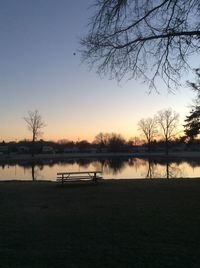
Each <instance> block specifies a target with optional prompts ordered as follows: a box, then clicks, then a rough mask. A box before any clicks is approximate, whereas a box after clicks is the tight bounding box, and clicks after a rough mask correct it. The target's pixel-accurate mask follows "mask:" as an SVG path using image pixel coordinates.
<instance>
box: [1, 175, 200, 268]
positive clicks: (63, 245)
mask: <svg viewBox="0 0 200 268" xmlns="http://www.w3.org/2000/svg"><path fill="white" fill-rule="evenodd" d="M0 267H2V268H13V267H18V268H23V267H26V268H32V267H34V268H36V267H37V268H40V267H41V268H46V267H48V268H54V267H63V268H64V267H69V268H71V267H74V268H79V267H80V268H82V267H85V268H86V267H87V268H90V267H99V268H100V267H101V268H105V267H115V268H117V267H120V268H126V267H139V268H140V267H145V268H146V267H148V268H149V267H152V268H156V267H181V268H183V267H187V268H189V267H198V268H199V267H200V180H165V179H163V180H132V181H130V180H121V181H107V182H104V181H103V182H99V183H97V185H94V184H71V185H70V184H65V185H64V186H63V187H62V186H61V185H60V184H57V183H50V182H46V183H45V182H1V183H0Z"/></svg>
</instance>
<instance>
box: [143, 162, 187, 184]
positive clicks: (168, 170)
mask: <svg viewBox="0 0 200 268" xmlns="http://www.w3.org/2000/svg"><path fill="white" fill-rule="evenodd" d="M161 166H162V167H165V168H164V170H163V169H161V171H160V167H161ZM183 176H184V172H183V170H181V168H180V167H179V162H178V163H177V162H174V161H172V160H170V159H168V158H167V159H163V160H156V159H153V160H152V159H148V168H147V175H146V178H150V179H153V178H166V179H170V178H177V177H183Z"/></svg>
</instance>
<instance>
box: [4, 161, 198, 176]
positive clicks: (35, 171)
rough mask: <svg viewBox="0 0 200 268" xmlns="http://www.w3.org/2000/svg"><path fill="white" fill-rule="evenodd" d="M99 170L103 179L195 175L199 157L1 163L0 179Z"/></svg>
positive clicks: (196, 174)
mask: <svg viewBox="0 0 200 268" xmlns="http://www.w3.org/2000/svg"><path fill="white" fill-rule="evenodd" d="M87 170H102V171H103V178H104V179H144V178H197V177H200V161H199V160H190V161H186V160H184V161H183V160H181V161H172V160H168V161H166V160H164V159H162V160H155V159H154V160H148V159H139V158H110V159H101V160H94V159H79V160H75V159H73V160H68V161H67V160H66V161H52V160H48V161H43V162H40V163H30V162H29V163H28V162H27V163H26V162H25V163H15V164H4V165H2V164H1V165H0V180H28V181H30V180H51V181H55V180H56V174H57V172H63V171H68V172H70V171H87Z"/></svg>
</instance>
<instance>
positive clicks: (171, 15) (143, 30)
mask: <svg viewBox="0 0 200 268" xmlns="http://www.w3.org/2000/svg"><path fill="white" fill-rule="evenodd" d="M199 17H200V2H199V0H141V1H137V0H96V3H95V5H94V16H93V17H92V18H91V19H90V24H89V32H88V34H87V36H85V38H83V39H82V40H81V44H82V46H83V51H82V55H83V59H84V60H86V61H87V62H88V63H89V64H91V65H92V66H94V65H95V66H97V71H98V72H99V73H103V74H106V75H107V74H108V73H109V74H110V76H111V77H112V78H117V79H118V80H121V79H123V78H124V77H128V78H138V77H139V78H142V79H144V80H145V81H146V82H147V83H148V85H149V87H150V88H156V80H157V78H158V77H161V78H162V79H163V81H164V82H165V84H166V85H167V87H168V89H171V90H173V88H174V86H177V85H179V82H180V78H181V76H182V74H183V72H184V71H185V70H187V69H188V68H190V65H189V64H188V59H189V57H190V56H191V55H193V54H194V53H199V52H200V20H199Z"/></svg>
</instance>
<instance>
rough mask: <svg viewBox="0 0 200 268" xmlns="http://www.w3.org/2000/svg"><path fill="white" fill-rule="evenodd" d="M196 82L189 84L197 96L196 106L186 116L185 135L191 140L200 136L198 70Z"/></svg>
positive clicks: (199, 82)
mask: <svg viewBox="0 0 200 268" xmlns="http://www.w3.org/2000/svg"><path fill="white" fill-rule="evenodd" d="M195 72H196V76H197V80H196V82H188V85H189V86H190V88H191V89H192V90H193V91H194V92H195V93H196V94H197V96H196V99H195V104H194V105H192V107H191V111H190V114H189V115H188V116H186V119H185V122H186V124H185V125H184V128H185V130H184V132H185V135H186V136H187V137H188V138H189V139H190V141H192V140H194V138H195V137H196V136H197V135H198V134H200V69H196V70H195Z"/></svg>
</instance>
